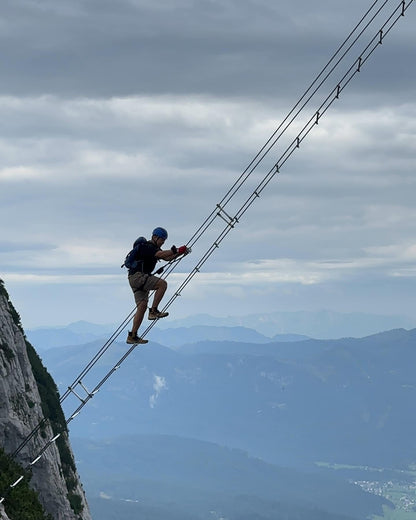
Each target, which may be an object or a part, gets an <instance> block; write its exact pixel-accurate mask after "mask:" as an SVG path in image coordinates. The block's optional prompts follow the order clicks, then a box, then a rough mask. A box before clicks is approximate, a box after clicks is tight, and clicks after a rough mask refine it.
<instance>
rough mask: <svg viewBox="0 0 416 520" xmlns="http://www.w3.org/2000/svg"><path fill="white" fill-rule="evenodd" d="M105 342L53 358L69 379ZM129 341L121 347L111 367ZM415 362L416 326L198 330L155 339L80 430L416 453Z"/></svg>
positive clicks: (346, 455) (104, 365)
mask: <svg viewBox="0 0 416 520" xmlns="http://www.w3.org/2000/svg"><path fill="white" fill-rule="evenodd" d="M100 346H101V344H100V343H99V342H96V343H93V344H88V345H83V346H78V347H67V348H64V347H62V348H60V349H51V350H49V351H46V352H44V353H43V359H44V361H45V363H46V364H47V366H48V368H49V370H50V371H51V372H52V374H53V375H54V377H55V380H56V381H57V382H58V384H59V385H62V387H63V388H66V386H65V385H67V384H68V376H69V375H71V374H72V375H73V376H75V375H76V374H77V373H79V371H80V370H81V368H83V366H84V365H85V363H86V362H87V361H88V360H89V359H90V358H91V357H92V356H93V355H94V354H95V353H96V352H97V350H98V349H99V348H100ZM125 349H126V345H125V344H124V343H118V344H115V345H114V346H113V347H112V349H111V351H110V352H109V353H108V355H107V356H106V357H105V359H104V358H103V360H102V361H100V366H99V369H98V370H99V373H100V376H101V375H103V374H104V373H105V371H106V370H109V369H110V368H111V366H112V364H114V363H116V362H117V360H118V359H119V357H120V356H121V355H122V354H123V352H125ZM415 364H416V329H413V330H410V331H406V330H404V329H397V330H393V331H388V332H384V333H379V334H376V335H372V336H367V337H365V338H359V339H354V338H344V339H339V340H312V339H311V340H306V341H301V342H292V343H278V342H270V343H267V344H258V343H257V344H255V343H238V342H233V341H223V342H198V343H195V344H193V345H184V346H182V347H179V348H175V349H174V350H173V349H170V348H167V347H164V346H162V345H160V344H157V343H153V342H150V343H149V344H148V345H146V346H144V347H140V348H138V349H137V350H136V351H135V353H134V354H133V355H132V356H131V358H130V359H129V360H128V362H126V364H125V365H123V367H122V368H121V369H120V373H122V376H121V377H120V376H118V375H115V376H114V377H113V378H112V379H110V381H109V382H108V383H107V386H106V390H105V392H103V394H102V395H101V393H100V394H99V397H97V399H96V400H95V401H94V406H92V407H90V409H89V413H88V419H87V420H85V421H84V420H83V418H82V417H81V418H80V419H79V420H77V421H74V424H73V426H72V430H73V431H74V432H75V434H76V435H81V434H82V435H83V436H89V437H92V438H102V437H112V436H114V435H119V434H122V433H141V434H142V433H149V434H150V433H151V434H157V433H169V434H172V435H178V436H186V437H192V438H197V439H198V438H199V439H202V440H206V441H210V442H215V443H218V444H223V445H228V446H234V447H238V448H241V449H244V450H246V451H248V452H250V453H253V454H255V455H257V456H261V457H263V458H264V459H266V460H270V461H273V462H275V463H279V464H289V465H298V464H301V465H305V464H306V465H307V464H308V463H312V462H314V461H317V460H324V461H328V462H343V463H346V464H358V465H361V464H363V465H375V466H377V465H379V466H388V465H393V466H394V465H396V466H397V465H400V464H409V463H411V462H414V461H415V460H416V441H415V439H416V423H415V421H414V420H413V417H414V416H415V413H414V412H415V410H414V403H415V402H416V383H415V378H414V366H415ZM71 377H72V376H71ZM84 382H85V383H86V384H87V386H88V387H91V386H92V385H91V384H90V382H89V381H88V380H87V381H84ZM396 439H400V442H396ZM386 446H388V447H389V448H388V450H386Z"/></svg>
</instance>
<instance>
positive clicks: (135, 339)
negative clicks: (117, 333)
mask: <svg viewBox="0 0 416 520" xmlns="http://www.w3.org/2000/svg"><path fill="white" fill-rule="evenodd" d="M126 343H129V344H130V345H138V344H140V345H144V344H145V343H149V340H147V339H143V338H139V336H138V335H137V334H136V335H135V336H132V335H131V332H129V333H128V334H127V339H126Z"/></svg>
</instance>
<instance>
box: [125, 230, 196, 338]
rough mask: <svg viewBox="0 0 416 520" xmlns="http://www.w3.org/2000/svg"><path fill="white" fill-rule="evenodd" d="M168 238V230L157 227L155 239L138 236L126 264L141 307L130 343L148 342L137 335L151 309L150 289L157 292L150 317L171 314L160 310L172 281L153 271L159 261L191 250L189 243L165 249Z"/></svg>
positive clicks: (129, 336) (137, 313) (137, 302)
mask: <svg viewBox="0 0 416 520" xmlns="http://www.w3.org/2000/svg"><path fill="white" fill-rule="evenodd" d="M167 238H168V232H167V231H166V229H164V228H162V227H157V228H155V229H154V230H153V233H152V239H151V240H149V241H147V240H146V239H145V238H143V237H141V238H139V239H137V240H136V242H135V243H134V245H133V249H132V251H130V253H129V254H128V255H127V257H126V260H125V263H124V265H125V266H126V267H127V268H128V270H129V272H128V280H129V284H130V287H131V288H132V290H133V294H134V300H135V302H136V306H137V309H136V314H135V315H134V318H133V325H132V329H131V331H129V333H128V335H127V340H126V343H130V344H137V343H140V344H143V343H147V342H148V340H147V339H144V338H141V337H139V336H137V331H138V330H139V327H140V325H141V323H142V321H143V317H144V314H145V312H146V309H147V304H148V300H149V292H150V291H155V293H154V296H153V303H152V306H151V307H150V308H149V316H148V317H149V320H157V319H160V318H165V317H166V316H168V314H169V313H168V312H161V311H159V309H158V305H159V304H160V302H161V300H162V298H163V296H164V294H165V292H166V289H167V286H168V284H167V282H166V280H164V279H163V278H159V277H158V276H155V275H153V274H152V271H153V270H154V268H155V266H156V263H157V262H158V261H159V260H164V261H166V262H170V261H172V260H175V259H176V258H178V257H179V256H181V255H186V254H188V253H189V252H190V250H189V249H188V248H187V247H186V246H181V247H178V248H176V247H175V246H172V247H171V249H168V250H163V249H162V246H163V244H164V243H165V240H166V239H167ZM162 270H163V269H162ZM160 272H161V270H158V271H157V273H160Z"/></svg>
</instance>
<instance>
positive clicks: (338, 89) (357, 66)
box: [0, 0, 414, 504]
mask: <svg viewBox="0 0 416 520" xmlns="http://www.w3.org/2000/svg"><path fill="white" fill-rule="evenodd" d="M388 1H389V0H385V1H384V2H383V4H382V5H381V7H379V8H378V9H377V11H376V12H375V13H373V14H372V16H371V17H370V20H369V21H367V23H366V24H365V26H364V27H363V28H362V29H361V30H360V31H359V32H358V35H356V37H355V38H354V39H353V40H352V43H350V45H349V46H348V47H347V49H346V50H345V51H344V52H343V53H342V54H341V56H340V57H339V59H338V60H337V61H336V62H335V64H334V65H333V66H332V67H331V68H329V67H330V65H331V64H332V63H333V62H334V61H335V59H336V57H337V56H338V55H339V54H340V53H341V51H342V49H344V48H345V47H346V46H347V43H348V42H349V41H350V40H351V39H352V36H353V35H354V34H355V33H356V32H357V31H358V29H359V28H360V26H362V24H363V23H364V21H365V19H366V18H367V17H368V16H369V15H370V13H371V12H372V10H373V9H374V8H375V6H376V4H377V3H378V2H379V0H376V1H374V2H373V4H372V5H371V7H370V8H369V9H368V10H367V12H366V13H365V14H364V16H363V17H362V18H361V20H360V21H359V22H358V24H357V25H356V26H355V27H354V29H353V30H352V31H351V32H350V34H349V35H348V37H347V38H346V39H345V40H344V42H343V43H342V44H341V45H340V47H339V48H338V49H337V51H336V52H335V53H334V55H333V56H332V57H331V59H330V60H329V61H328V63H327V64H326V65H325V67H324V68H323V69H322V71H321V72H320V73H319V74H318V75H317V76H316V78H315V79H314V80H313V82H312V83H311V84H310V86H309V87H308V88H307V90H306V91H305V93H304V94H303V95H302V96H301V98H300V99H299V101H298V102H297V103H296V105H295V106H294V107H293V108H292V110H291V111H290V112H289V113H288V115H287V116H286V117H285V118H284V119H283V121H282V122H281V123H280V125H279V126H278V127H277V129H276V130H275V131H274V132H273V134H272V135H271V136H270V137H269V139H268V140H267V142H266V143H265V144H264V146H263V147H262V148H261V149H260V151H259V152H258V153H257V154H256V156H255V157H254V158H253V159H252V160H251V162H250V163H249V165H248V166H247V167H246V169H245V170H244V171H243V173H242V174H241V175H240V177H239V178H238V179H237V181H236V182H235V183H234V184H233V186H232V187H231V188H230V189H229V190H228V191H227V193H226V194H225V196H224V197H223V198H222V199H221V201H220V203H218V204H217V205H216V207H215V209H214V210H213V211H212V212H211V213H210V215H209V216H208V217H207V218H206V220H205V221H204V222H203V223H202V225H201V226H200V227H199V228H198V229H197V231H196V232H195V233H194V234H193V235H192V237H191V238H190V239H189V241H188V242H187V245H188V246H193V245H194V244H195V243H196V242H197V241H199V240H200V239H201V237H202V236H203V235H204V234H205V232H206V231H207V230H208V229H209V228H210V227H211V225H212V224H213V223H214V221H217V220H218V218H220V220H222V221H225V223H226V225H225V227H223V229H222V230H221V231H220V233H219V234H218V236H217V238H216V239H215V240H214V242H213V243H212V244H211V246H210V247H209V248H208V249H207V250H206V252H205V253H204V254H203V255H202V256H201V258H200V260H199V261H198V262H197V264H196V265H195V267H194V268H193V269H192V270H191V271H190V273H189V274H188V275H187V276H186V277H185V279H184V280H183V281H182V283H181V284H180V285H179V287H178V289H177V290H176V291H175V293H174V294H173V295H172V297H171V298H170V299H169V300H168V302H167V303H166V305H165V306H164V307H163V311H166V310H167V309H168V308H169V307H170V306H171V305H172V304H173V303H174V301H175V300H176V299H177V298H178V297H179V296H180V295H181V293H182V291H183V290H184V289H185V287H186V286H187V285H188V284H189V283H190V282H191V281H192V279H193V278H194V277H195V276H196V275H197V274H198V273H199V272H200V270H201V268H202V266H203V265H204V264H205V263H206V262H207V261H208V259H209V258H210V257H211V256H212V254H213V253H214V252H215V251H216V249H217V248H219V246H220V244H221V243H222V242H223V240H225V238H226V237H227V236H228V234H229V233H230V231H231V230H232V229H234V227H235V225H236V224H238V223H239V221H240V219H241V217H242V216H243V215H244V214H245V213H246V211H247V210H248V208H249V207H250V206H251V205H252V204H253V203H254V201H255V200H257V199H258V198H259V197H260V195H261V193H262V192H263V190H264V189H265V188H266V186H267V185H268V184H269V183H270V181H271V180H272V179H273V178H274V177H275V176H276V175H278V174H279V173H280V169H281V167H282V166H283V165H284V164H285V163H286V162H287V161H288V159H289V158H290V157H291V156H292V155H293V153H294V152H295V151H296V150H297V149H299V148H300V144H301V143H302V142H303V140H304V139H305V138H306V137H307V136H308V135H309V133H310V132H311V131H312V129H313V128H314V127H315V126H316V125H318V124H319V121H320V119H321V118H322V116H323V115H324V114H325V113H326V111H327V110H328V109H329V108H330V107H331V106H332V104H333V103H334V102H335V101H336V100H338V99H339V97H340V94H341V93H342V91H343V90H344V89H345V88H346V87H347V86H348V84H349V83H350V82H351V81H352V79H353V78H354V77H355V76H356V75H357V73H358V72H361V69H362V67H363V65H364V64H365V63H366V62H367V60H368V59H369V58H370V56H371V55H372V54H373V53H374V51H375V50H376V48H378V46H379V45H381V44H382V43H383V41H384V39H385V37H386V36H387V34H389V33H390V31H391V29H392V28H393V27H394V26H395V25H396V23H397V22H398V21H399V19H400V18H402V17H404V15H405V13H406V11H407V9H408V8H409V7H410V5H411V4H412V3H413V1H414V0H407V1H406V0H401V1H400V3H399V5H398V6H397V7H396V8H395V9H394V10H393V12H392V13H391V14H390V15H389V16H388V18H387V20H386V21H385V22H384V24H383V25H382V26H381V28H380V29H379V30H378V31H377V32H376V33H375V35H374V36H373V37H372V38H371V40H370V41H369V43H368V44H367V45H366V46H365V47H364V49H363V50H362V52H361V53H360V54H359V56H358V58H356V59H355V60H354V61H353V63H352V64H351V65H350V66H349V68H348V69H347V71H346V72H345V73H344V74H343V76H342V77H341V79H340V80H339V81H337V82H336V83H335V86H334V87H333V88H332V89H331V90H330V92H329V94H328V95H327V96H326V97H325V99H324V101H323V102H322V103H321V104H320V105H319V106H318V108H317V109H316V110H315V111H314V113H313V115H312V116H311V117H310V118H309V120H308V121H307V122H306V123H305V124H304V126H303V127H302V129H301V130H300V132H299V133H298V134H297V135H296V136H295V138H294V139H293V140H292V141H291V142H290V144H289V145H288V146H287V148H286V149H285V150H284V152H283V153H282V154H281V155H280V157H279V159H278V160H277V162H276V163H275V164H274V165H273V167H272V168H271V169H270V170H269V171H268V172H267V173H266V174H265V175H264V177H263V179H262V180H261V181H260V182H259V184H258V185H257V187H256V188H255V189H254V190H253V191H252V192H251V194H250V195H249V197H248V198H247V199H246V200H245V202H244V203H243V204H242V205H241V207H240V208H239V210H238V211H237V212H236V213H235V215H234V216H230V215H229V214H228V213H227V212H226V211H225V207H226V206H227V204H228V203H229V202H230V201H231V200H232V199H233V198H234V196H235V195H236V193H237V192H238V191H239V190H240V189H241V187H242V186H243V185H244V183H245V182H246V181H247V180H248V178H249V176H250V175H251V174H252V173H253V172H254V170H255V169H257V167H258V166H259V165H260V163H261V162H262V161H263V159H264V158H265V156H266V155H267V154H268V153H269V152H270V150H271V149H272V148H273V147H274V146H275V145H276V143H277V141H278V140H279V139H280V138H281V137H282V135H283V134H284V133H285V132H286V131H287V130H288V128H289V127H290V126H291V125H292V124H293V122H294V120H295V119H296V118H297V117H298V116H299V115H300V113H301V112H302V111H303V110H304V108H305V107H306V105H307V104H308V103H309V102H310V101H311V99H312V98H313V97H314V96H315V94H316V93H317V92H318V91H319V90H320V89H321V87H322V86H323V85H324V83H325V82H326V81H327V80H328V79H329V77H330V76H331V75H332V74H333V72H334V71H335V69H336V67H337V66H338V65H339V64H340V63H341V62H342V61H343V60H344V59H345V57H346V55H347V53H348V52H349V51H350V50H351V48H352V47H353V45H355V44H356V43H357V42H358V40H359V39H360V38H361V36H362V35H363V33H364V31H365V30H366V29H368V28H369V27H370V25H371V24H372V23H373V21H374V19H375V17H376V16H377V15H378V14H379V13H380V12H381V10H382V9H383V8H384V7H385V5H386V4H387V3H388ZM328 69H329V71H328V72H327V74H326V75H324V74H325V72H326V71H327V70H328ZM321 78H323V79H321ZM315 85H316V86H315ZM313 87H315V88H313ZM305 100H306V101H305ZM299 107H300V108H299ZM182 259H183V257H182V258H181V259H179V261H178V262H173V263H171V265H169V264H167V265H168V266H169V267H168V269H167V272H166V273H165V274H164V276H163V278H166V277H167V276H168V275H169V274H170V273H171V272H172V271H173V270H174V269H175V267H176V266H177V265H178V263H179V262H180V261H181V260H182ZM135 312H136V308H133V310H132V311H131V312H130V313H129V315H128V316H127V317H126V318H125V320H124V321H123V322H122V323H121V324H120V325H119V327H118V328H117V329H116V330H115V331H114V333H113V334H112V335H111V336H110V338H109V339H108V340H107V341H106V342H105V343H104V345H103V346H102V347H101V349H100V350H99V351H98V352H97V354H96V355H95V356H94V357H93V358H92V359H91V360H90V361H89V363H88V364H87V365H86V366H85V368H84V369H83V370H82V372H81V373H80V374H79V375H78V376H77V377H76V378H75V379H74V381H73V383H72V384H71V385H70V386H69V387H68V389H67V390H66V392H65V393H64V394H63V395H62V397H61V398H60V403H61V404H62V403H63V402H64V401H65V400H66V399H67V398H68V396H69V395H71V394H72V395H75V396H76V397H77V398H78V399H79V400H80V404H79V405H78V407H77V408H76V409H75V410H74V411H73V412H72V413H71V414H70V415H69V417H68V418H65V421H66V422H65V426H67V425H68V424H69V423H70V422H71V421H72V420H73V419H74V418H75V417H76V416H77V415H78V414H79V413H80V412H81V410H82V409H83V408H84V406H85V405H86V404H87V403H88V402H89V401H90V399H92V398H93V397H94V395H95V394H96V393H97V392H98V391H99V389H100V388H101V387H102V386H103V385H104V384H105V383H106V381H107V380H108V379H109V378H110V377H111V376H112V374H113V373H114V372H115V371H117V370H118V369H119V368H120V366H121V364H122V363H123V362H124V361H125V360H126V359H127V358H128V356H129V355H130V354H131V353H132V352H133V350H134V349H135V348H136V347H137V345H136V344H135V345H132V346H131V347H130V348H129V349H128V350H127V351H126V352H125V353H124V355H123V356H122V357H121V358H120V359H119V360H118V361H117V363H116V364H115V365H114V366H113V367H112V368H111V369H110V370H109V371H108V372H107V373H106V374H105V375H104V377H102V378H101V379H100V380H99V381H98V383H97V384H96V385H95V387H94V388H93V390H92V391H89V390H88V388H87V387H86V385H85V384H84V383H83V381H82V379H83V378H84V377H85V376H86V375H87V374H88V373H89V372H90V371H91V370H92V368H93V367H94V366H95V365H96V364H97V363H98V361H99V360H100V359H101V357H102V356H103V355H104V354H105V353H106V352H107V350H108V349H109V348H110V346H111V345H112V344H113V343H114V341H115V340H116V339H117V337H118V336H119V335H120V333H121V332H122V331H123V330H124V329H125V327H126V326H127V323H128V322H129V320H130V319H131V317H132V316H133V314H134V313H135ZM157 321H158V320H154V321H152V323H151V324H150V325H149V326H148V327H147V328H146V329H145V331H144V332H143V334H142V337H145V336H146V335H147V334H148V333H149V332H150V331H151V329H152V328H153V327H154V326H155V324H156V322H157ZM81 391H82V392H83V395H82V396H81V395H79V393H80V392H81ZM47 422H48V420H47V419H45V418H44V419H42V420H41V421H40V422H39V424H38V425H37V426H36V427H35V428H34V429H33V430H32V432H31V433H30V434H29V435H28V436H27V438H26V439H25V440H24V441H23V442H22V443H21V444H20V445H19V447H18V448H17V449H16V450H15V451H14V453H13V454H12V457H16V456H17V455H18V453H20V451H21V450H22V449H23V448H24V446H26V444H27V443H28V442H29V441H30V440H31V439H32V438H33V437H34V436H35V435H36V433H37V432H38V431H39V430H40V429H41V428H42V427H44V426H45V424H46V423H47ZM65 431H66V428H64V427H62V429H61V430H60V431H57V432H56V431H55V432H54V437H52V438H51V439H50V440H48V441H47V442H46V443H45V444H44V446H43V447H42V448H41V450H40V451H39V452H38V453H37V455H36V456H35V457H34V459H33V460H32V461H31V462H30V463H29V464H28V465H27V467H26V468H25V471H27V470H28V469H30V468H31V467H32V466H33V465H34V464H35V463H36V462H37V461H38V460H40V459H41V457H42V455H43V453H44V452H45V451H46V450H47V449H48V447H49V446H50V445H51V444H53V443H54V442H56V440H57V439H58V438H59V437H60V435H61V434H62V433H64V432H65ZM24 478H25V476H24V475H20V476H19V478H18V479H17V480H16V481H15V482H14V483H13V484H11V485H10V486H9V489H8V492H10V491H11V490H12V489H13V488H14V487H15V486H16V485H18V483H19V482H21V481H22V480H23V479H24ZM6 494H8V493H5V494H3V496H2V497H0V504H1V503H2V502H3V501H4V499H5V496H6Z"/></svg>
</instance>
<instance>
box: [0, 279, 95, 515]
mask: <svg viewBox="0 0 416 520" xmlns="http://www.w3.org/2000/svg"><path fill="white" fill-rule="evenodd" d="M44 418H46V419H47V421H46V422H45V424H44V425H43V426H42V428H40V430H39V432H38V433H37V434H36V435H35V436H34V437H33V438H32V439H31V440H30V442H28V444H27V445H26V446H25V447H24V448H23V449H22V450H21V451H20V452H19V453H18V455H17V456H16V457H15V460H16V462H18V463H19V464H20V465H21V466H22V467H23V468H26V467H28V465H29V464H30V462H32V461H33V460H34V459H35V457H36V456H37V455H38V454H39V452H40V451H41V450H42V448H43V447H44V446H45V444H46V443H47V442H48V440H50V439H52V438H53V437H54V436H55V435H56V434H57V433H59V432H60V431H62V430H64V431H63V433H62V434H61V436H60V437H59V439H58V440H57V441H56V442H53V443H52V444H51V445H50V446H49V447H48V449H47V450H46V451H45V452H44V453H43V455H42V457H41V459H40V460H39V461H38V462H37V463H36V464H34V465H33V466H32V469H31V473H32V476H31V478H30V482H29V485H30V487H31V488H32V489H34V490H35V491H36V492H37V493H38V494H39V501H40V503H41V504H42V506H43V508H44V510H45V511H46V512H47V513H49V515H50V518H52V519H53V520H91V516H90V512H89V509H88V505H87V502H86V500H85V496H84V492H83V490H82V487H81V483H80V481H79V477H78V474H77V471H76V467H75V463H74V458H73V454H72V450H71V447H70V444H69V440H68V433H67V430H66V425H65V418H64V416H63V413H62V410H61V407H60V404H59V396H58V392H57V389H56V385H55V383H54V382H53V380H52V378H51V376H50V375H49V374H48V372H47V371H46V369H45V368H44V367H43V365H42V363H41V361H40V359H39V357H38V356H37V354H36V352H35V350H34V349H33V347H32V346H31V345H30V343H28V342H27V340H26V338H25V336H24V332H23V330H22V327H21V325H20V318H19V315H18V314H17V312H16V311H15V309H14V307H13V305H12V304H11V302H10V301H9V298H8V294H7V292H6V290H5V288H4V285H3V283H2V281H1V280H0V448H2V449H3V450H4V452H5V453H6V454H11V453H13V452H14V451H15V450H16V448H18V447H19V446H20V445H21V443H22V442H23V441H24V440H25V439H26V438H27V436H28V435H29V434H30V433H31V432H32V431H33V429H34V428H35V427H36V426H37V425H38V424H39V423H40V421H42V419H44ZM18 486H20V484H18ZM1 493H2V495H1V496H4V490H1V489H0V494H1ZM8 500H9V501H11V500H13V498H12V496H11V495H10V496H9V497H7V496H6V499H5V500H4V502H3V504H0V518H2V519H3V518H4V519H5V520H8V517H7V516H6V515H9V518H10V520H20V518H15V517H13V516H12V513H11V512H10V511H11V510H12V509H13V507H12V506H13V504H10V508H8ZM3 507H4V509H3ZM30 518H32V517H30Z"/></svg>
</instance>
